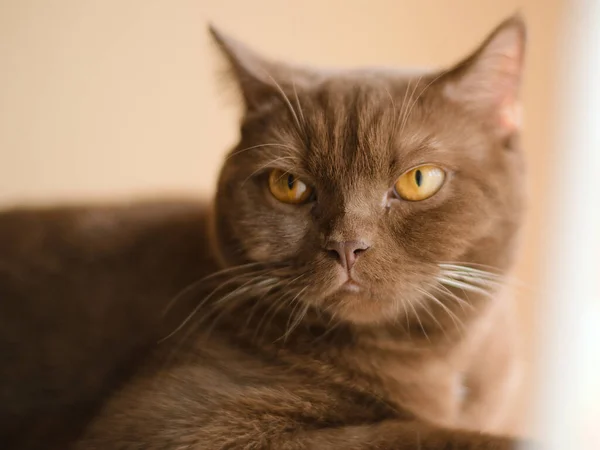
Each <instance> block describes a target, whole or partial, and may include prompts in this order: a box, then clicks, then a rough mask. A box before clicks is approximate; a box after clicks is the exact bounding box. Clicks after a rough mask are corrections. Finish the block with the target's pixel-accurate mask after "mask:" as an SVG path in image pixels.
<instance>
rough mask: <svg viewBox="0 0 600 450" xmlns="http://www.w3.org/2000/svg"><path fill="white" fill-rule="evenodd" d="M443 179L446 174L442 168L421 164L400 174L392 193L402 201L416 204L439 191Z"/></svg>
mask: <svg viewBox="0 0 600 450" xmlns="http://www.w3.org/2000/svg"><path fill="white" fill-rule="evenodd" d="M445 179H446V172H444V170H443V169H442V168H440V167H438V166H436V165H433V164H423V165H422V166H418V167H415V168H414V169H411V170H409V171H408V172H405V173H404V174H402V176H400V178H398V180H396V183H395V184H394V191H395V192H396V195H398V197H400V198H402V199H404V200H408V201H411V202H418V201H421V200H425V199H427V198H429V197H431V196H432V195H434V194H435V193H436V192H437V191H439V190H440V188H441V187H442V185H443V184H444V181H445Z"/></svg>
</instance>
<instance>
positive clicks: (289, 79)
mask: <svg viewBox="0 0 600 450" xmlns="http://www.w3.org/2000/svg"><path fill="white" fill-rule="evenodd" d="M209 31H210V34H211V35H212V37H213V39H214V40H215V42H216V43H217V45H218V47H219V49H220V50H221V52H222V54H223V55H224V56H225V58H226V59H227V62H228V63H229V64H228V65H229V74H230V75H231V76H232V78H233V79H234V81H235V83H236V85H237V87H238V88H239V91H240V94H241V96H242V99H243V101H244V104H245V107H246V111H247V112H252V111H254V110H257V109H259V108H260V107H261V106H263V105H265V104H267V103H269V102H270V101H273V100H276V101H282V100H283V101H286V102H289V98H292V97H291V96H292V95H296V89H297V88H300V87H302V86H303V84H304V82H305V81H306V80H307V78H308V76H309V74H308V73H307V72H306V71H304V70H301V69H299V68H293V67H291V66H289V65H286V64H283V63H280V62H276V61H273V60H270V59H268V58H266V57H263V56H261V55H259V54H258V53H257V52H255V51H254V50H252V49H250V48H249V47H247V46H246V45H244V44H242V43H241V42H240V41H238V40H237V39H235V38H232V37H231V36H228V35H226V34H225V33H223V32H222V31H220V30H218V29H217V28H215V27H214V26H213V25H211V26H209Z"/></svg>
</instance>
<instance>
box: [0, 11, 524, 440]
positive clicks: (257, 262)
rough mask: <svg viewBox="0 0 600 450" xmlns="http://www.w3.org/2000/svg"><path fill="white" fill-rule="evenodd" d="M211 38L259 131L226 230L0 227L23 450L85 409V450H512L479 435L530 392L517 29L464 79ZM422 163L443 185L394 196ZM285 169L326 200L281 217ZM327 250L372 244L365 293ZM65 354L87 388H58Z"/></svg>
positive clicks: (78, 214)
mask: <svg viewBox="0 0 600 450" xmlns="http://www.w3.org/2000/svg"><path fill="white" fill-rule="evenodd" d="M213 34H214V36H215V38H216V40H217V42H218V43H219V45H220V48H221V49H222V50H223V51H224V54H225V55H226V56H227V58H228V61H229V63H230V66H231V69H232V70H231V73H232V74H233V76H234V77H235V79H236V81H237V82H238V85H239V87H240V92H241V94H242V98H243V100H244V104H245V115H244V118H243V122H242V132H241V139H240V143H239V144H238V146H237V147H236V148H235V149H234V150H233V151H232V152H231V153H230V155H229V156H228V158H227V160H226V162H225V164H224V167H223V170H222V172H221V177H220V181H219V185H218V190H217V194H216V197H215V202H214V204H213V205H212V207H211V208H210V212H209V210H208V209H204V207H199V206H197V205H185V204H181V205H172V206H168V205H167V206H165V205H163V206H158V205H156V206H151V205H146V206H144V205H140V206H136V207H135V208H133V210H127V208H123V209H108V210H103V209H89V210H78V209H72V210H60V211H59V210H50V211H14V212H9V213H5V214H4V215H3V216H2V217H1V218H0V246H1V248H2V250H3V251H2V258H3V259H2V260H1V261H0V262H1V265H0V276H1V277H2V278H0V294H1V295H2V297H3V298H6V299H8V301H6V300H4V301H3V306H2V308H3V309H7V311H8V313H10V315H8V316H7V317H11V319H10V320H9V322H10V324H11V325H10V327H9V328H7V329H6V330H4V329H3V330H2V335H1V336H2V341H1V342H0V345H2V346H4V347H5V348H4V349H3V351H2V352H1V353H2V355H3V358H5V356H4V355H5V354H8V355H9V356H8V363H7V364H2V368H1V369H0V370H1V371H2V372H1V375H2V380H8V381H7V382H6V383H3V386H14V389H12V388H11V390H8V389H5V390H3V391H2V396H3V398H2V399H1V400H4V401H3V402H2V405H3V406H2V408H3V409H2V411H3V414H6V415H7V417H8V416H10V422H7V423H12V424H18V425H20V427H21V428H16V427H13V434H15V435H16V436H17V437H19V438H21V439H23V437H24V436H25V437H27V436H29V437H32V436H35V435H34V434H31V431H30V430H32V429H33V430H36V429H37V430H41V431H40V433H42V432H43V431H44V426H46V428H48V427H50V428H52V427H53V424H50V425H48V424H47V423H45V421H46V420H47V416H48V414H49V412H50V411H53V412H54V413H53V414H55V417H57V423H63V422H61V420H62V419H63V418H64V417H63V416H61V415H60V414H63V413H64V414H65V415H66V416H65V417H73V412H75V414H80V411H83V412H86V413H88V414H89V415H94V416H95V418H94V420H93V421H92V423H91V424H90V425H89V426H87V427H86V428H85V430H84V432H83V435H82V437H81V438H80V439H79V440H78V443H77V445H76V447H77V448H82V449H87V448H98V449H105V448H123V449H125V448H132V449H133V448H146V449H163V448H190V449H192V448H193V449H207V448H247V449H260V448H282V449H284V448H285V449H301V448H302V449H303V448H319V449H328V448H330V449H369V448H379V449H409V448H421V449H449V448H461V449H500V448H511V446H512V444H511V441H510V440H509V439H506V438H500V437H493V436H491V435H487V434H481V433H480V432H479V430H485V431H494V430H495V429H496V427H497V426H498V424H499V421H500V420H501V417H502V415H503V414H504V413H505V412H506V407H507V405H508V404H509V399H510V394H511V392H512V390H513V389H514V384H515V383H514V381H515V376H516V375H515V361H514V353H513V348H512V346H513V342H512V337H513V330H512V329H511V320H510V319H511V318H510V314H509V312H508V310H507V306H508V304H507V302H506V301H505V299H503V298H502V291H501V289H500V288H499V287H498V283H497V281H499V280H500V278H498V277H500V276H501V275H502V274H505V273H506V272H507V271H508V270H509V269H510V267H511V264H512V261H513V257H514V250H515V244H516V237H517V232H518V228H519V224H520V221H521V215H522V209H523V207H522V206H523V205H522V203H523V195H522V192H521V190H522V185H523V183H522V180H521V179H522V177H523V176H524V172H523V161H522V154H521V150H520V147H519V141H518V132H519V126H518V114H517V112H518V98H517V93H518V86H519V81H520V77H521V71H522V60H523V52H524V40H525V32H524V25H523V23H522V21H521V19H519V18H511V19H509V20H507V21H506V22H504V23H503V24H502V25H500V26H499V27H498V28H497V29H496V30H495V31H494V32H493V33H492V34H491V35H490V37H489V38H488V39H487V40H486V41H485V42H484V44H483V45H482V46H481V47H480V48H479V49H478V50H477V51H476V52H474V53H473V54H472V55H471V56H470V57H469V58H467V59H465V60H464V61H462V62H461V63H460V64H458V65H457V66H455V67H454V68H452V69H450V70H446V71H442V72H435V73H426V74H423V75H421V76H412V77H409V76H406V75H402V74H401V73H395V72H393V71H383V70H375V69H373V70H363V71H337V72H336V71H330V72H323V71H316V70H312V69H306V68H295V67H291V66H288V65H284V64H280V63H274V62H271V61H267V60H265V59H263V58H261V57H259V56H257V55H256V54H254V53H253V52H251V51H250V50H248V49H246V48H245V47H243V46H242V45H241V44H239V43H238V42H236V41H234V40H232V39H230V38H227V37H225V36H223V35H222V34H220V33H218V32H214V31H213ZM423 163H435V164H438V165H440V166H442V167H444V168H445V169H446V170H447V173H448V177H447V180H446V183H445V185H444V187H443V188H442V189H441V190H440V191H439V192H438V193H437V194H436V195H434V196H433V197H431V198H429V199H427V200H424V201H422V202H407V201H403V200H398V199H396V198H394V197H393V195H392V193H391V190H390V189H391V187H392V186H393V184H394V181H395V179H396V178H398V176H399V175H400V174H402V173H403V172H404V171H406V170H408V169H410V168H411V167H414V166H415V165H418V164H423ZM272 168H280V169H282V170H284V171H291V172H292V173H294V174H296V175H299V176H301V177H302V178H303V179H304V180H306V181H307V182H310V183H311V184H312V185H313V186H315V189H316V192H317V196H316V199H315V201H312V202H310V203H308V204H306V205H301V206H292V205H285V204H281V203H278V202H277V201H276V200H275V199H274V198H273V197H272V196H271V195H270V194H269V192H268V190H267V183H266V177H265V174H266V172H267V171H268V169H272ZM332 239H333V240H337V241H362V242H367V243H368V247H369V249H368V250H367V251H366V252H364V253H363V254H362V255H361V256H360V258H359V259H358V260H357V263H356V264H355V266H354V268H353V272H352V276H353V277H354V278H355V279H356V280H357V281H358V282H359V283H360V286H361V287H360V290H359V291H358V292H355V291H354V290H344V289H340V286H341V285H342V284H343V283H344V281H345V279H346V275H345V274H346V272H345V271H343V270H342V269H341V267H340V265H339V264H338V262H337V261H336V260H335V258H333V257H332V255H331V252H328V251H326V247H327V243H328V242H330V241H331V240H332ZM443 263H446V264H452V265H456V264H462V268H457V267H453V266H448V265H446V266H444V265H440V264H443ZM489 267H492V268H493V271H494V274H495V276H492V275H487V274H484V273H483V272H481V270H482V269H483V268H489ZM219 270H222V271H221V272H218V271H219ZM449 270H453V272H448V271H449ZM457 271H459V272H457ZM207 275H208V278H203V277H204V276H207ZM481 277H485V278H481ZM196 280H200V281H196ZM444 280H445V281H444ZM185 286H189V287H188V288H187V289H186V290H184V291H183V292H182V293H181V294H180V295H175V294H176V293H177V292H178V291H180V290H181V289H182V288H184V287H185ZM168 300H172V301H171V302H170V303H169V304H168V305H167V301H168ZM165 307H166V309H167V313H166V316H165V317H166V319H165V320H164V321H162V320H161V313H162V311H163V308H165ZM57 311H60V312H61V314H56V312H57ZM3 312H4V311H3ZM8 313H7V314H8ZM0 320H3V325H4V317H3V318H2V319H0ZM179 323H181V324H182V326H181V327H178V326H177V324H179ZM58 327H64V328H63V329H61V330H57V329H55V328H58ZM27 330H35V331H30V333H31V334H30V336H29V338H30V340H27V341H25V342H20V341H19V339H21V338H22V336H26V335H27V332H26V331H27ZM173 330H174V331H173ZM171 331H173V333H172V334H169V333H170V332H171ZM159 333H165V334H169V335H168V337H167V338H166V339H165V340H164V342H163V343H162V344H161V345H160V346H159V348H158V349H157V350H156V351H155V352H154V353H153V355H152V356H151V357H150V358H148V359H147V360H146V361H145V363H144V364H143V366H142V368H141V369H139V370H138V371H137V373H135V374H134V375H133V377H132V378H131V379H129V380H128V381H127V382H126V383H125V384H124V385H123V386H122V387H121V388H119V389H118V390H116V392H114V393H113V394H112V395H111V397H110V399H109V400H108V401H107V402H106V403H105V404H104V405H103V406H102V408H100V410H99V411H96V410H95V408H96V406H97V405H98V403H97V400H98V398H99V397H100V396H101V395H102V394H103V393H105V392H107V391H108V390H110V388H111V387H112V386H114V383H115V382H116V381H118V380H124V379H127V375H128V370H127V369H131V367H132V364H127V360H128V359H129V358H132V357H134V356H136V355H137V354H142V353H143V352H144V349H145V348H146V347H147V346H148V344H149V342H151V340H152V339H153V338H156V337H158V336H160V334H159ZM163 335H164V334H163ZM15 343H16V344H15ZM22 355H28V357H27V358H24V357H22ZM62 360H68V362H69V363H73V366H68V365H67V364H64V366H68V367H77V370H71V371H66V372H65V371H62V370H61V371H59V370H55V369H54V368H55V367H59V366H61V364H60V361H62ZM31 361H33V362H31ZM48 371H49V372H48ZM46 372H48V378H47V379H45V380H44V381H43V382H40V381H39V379H38V377H39V375H40V374H41V373H46ZM6 402H8V405H9V406H8V407H6V406H4V405H5V404H6ZM73 405H77V408H75V407H74V406H73ZM69 414H70V416H69ZM82 417H85V416H84V415H82ZM82 422H83V420H82ZM23 424H24V425H23ZM31 424H35V425H36V426H37V428H36V427H33V426H32V425H31ZM58 428H59V429H60V427H58ZM15 430H16V431H15ZM28 430H29V431H28ZM65 430H68V429H67V428H65ZM462 430H473V431H462ZM27 433H29V434H27ZM32 439H34V440H35V439H38V438H37V437H32ZM65 439H67V438H66V437H65ZM32 442H34V441H32Z"/></svg>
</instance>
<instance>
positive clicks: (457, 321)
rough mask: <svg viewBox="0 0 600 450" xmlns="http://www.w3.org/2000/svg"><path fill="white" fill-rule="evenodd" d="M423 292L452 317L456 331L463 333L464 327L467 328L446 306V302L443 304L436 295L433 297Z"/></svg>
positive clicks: (423, 291)
mask: <svg viewBox="0 0 600 450" xmlns="http://www.w3.org/2000/svg"><path fill="white" fill-rule="evenodd" d="M421 292H422V293H423V295H425V296H426V297H427V298H429V299H430V300H433V302H434V303H435V304H437V305H438V306H439V307H440V308H442V309H443V310H444V311H445V312H446V314H448V316H449V317H450V319H451V320H452V322H453V323H454V326H455V327H456V329H457V330H458V331H463V330H464V326H465V325H464V323H463V322H462V321H461V320H460V318H459V317H458V316H457V315H456V314H455V313H454V312H453V311H452V310H451V309H450V308H448V307H447V306H446V305H444V302H442V301H441V300H440V299H438V298H437V297H436V296H435V295H433V294H432V293H430V292H427V291H425V290H421ZM459 325H460V326H459Z"/></svg>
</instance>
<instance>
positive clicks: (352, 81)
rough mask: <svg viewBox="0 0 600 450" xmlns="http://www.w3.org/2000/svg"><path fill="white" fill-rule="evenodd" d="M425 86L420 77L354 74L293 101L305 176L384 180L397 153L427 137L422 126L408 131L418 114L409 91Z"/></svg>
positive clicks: (415, 96) (421, 141) (413, 98)
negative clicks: (302, 136) (301, 131)
mask: <svg viewBox="0 0 600 450" xmlns="http://www.w3.org/2000/svg"><path fill="white" fill-rule="evenodd" d="M419 85H420V86H421V91H419ZM425 86H426V84H424V83H423V77H419V78H411V77H406V78H399V77H398V76H383V75H382V74H381V73H379V72H357V73H352V74H350V75H345V76H343V77H335V78H331V79H328V80H326V81H324V82H323V83H321V84H320V85H319V86H317V87H316V88H314V89H313V90H310V91H308V92H307V93H306V94H305V95H304V96H302V97H299V98H298V107H299V108H303V109H304V110H303V111H302V114H301V117H302V120H304V122H305V129H306V133H307V137H308V139H307V142H308V148H307V154H306V158H307V165H308V169H309V170H310V172H311V173H316V174H323V175H325V176H327V177H328V178H334V179H335V178H339V177H347V176H352V177H354V178H355V179H357V178H371V179H372V178H381V177H388V176H390V175H391V174H390V171H392V170H393V167H392V165H393V163H394V162H396V160H397V159H398V158H399V157H401V156H402V155H401V153H402V152H403V151H404V150H405V149H410V148H415V147H418V146H419V145H421V144H422V143H424V142H426V141H427V140H428V138H429V136H430V134H431V130H429V129H428V127H427V125H426V124H425V123H421V125H420V126H418V127H415V126H414V121H415V119H418V118H419V116H420V115H421V111H420V106H418V104H417V94H415V92H422V90H423V88H424V87H425Z"/></svg>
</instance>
